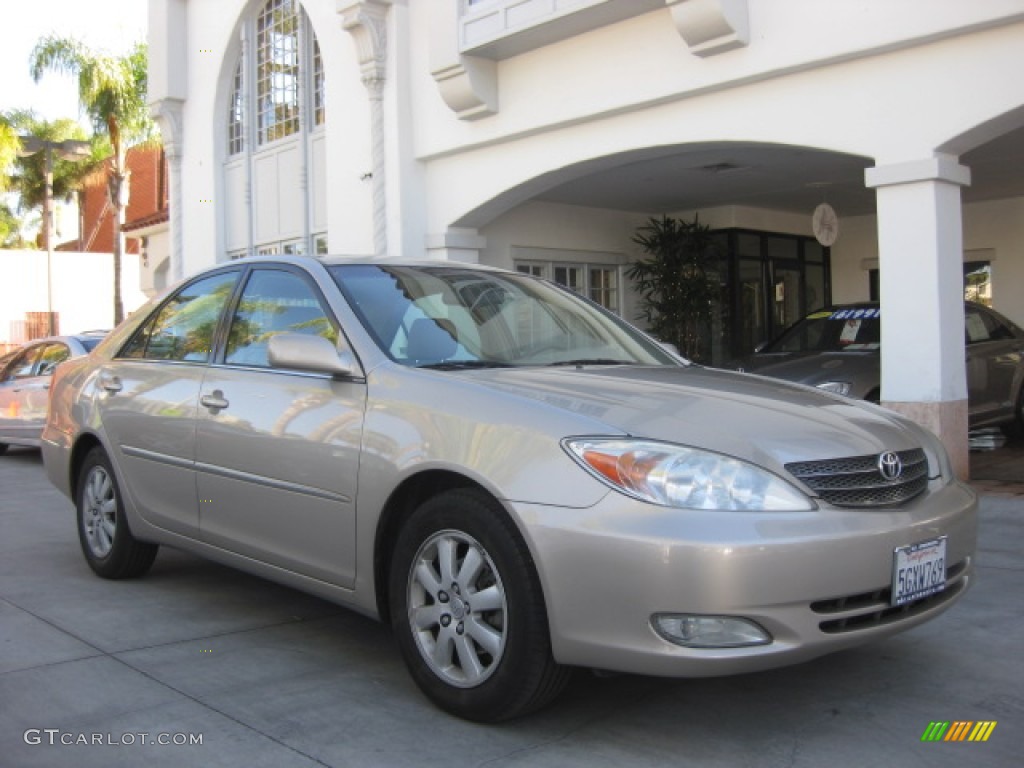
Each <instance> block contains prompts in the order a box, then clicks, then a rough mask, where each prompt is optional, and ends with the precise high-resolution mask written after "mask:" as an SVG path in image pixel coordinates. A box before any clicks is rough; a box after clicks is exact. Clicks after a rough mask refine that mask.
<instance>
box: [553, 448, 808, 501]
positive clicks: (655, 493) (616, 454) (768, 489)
mask: <svg viewBox="0 0 1024 768" xmlns="http://www.w3.org/2000/svg"><path fill="white" fill-rule="evenodd" d="M562 444H563V446H564V447H565V449H566V451H568V453H569V455H570V456H572V457H573V458H574V459H576V461H578V462H579V463H580V465H582V466H583V468H584V469H587V470H588V471H590V472H591V473H592V474H594V475H595V476H596V477H597V478H599V479H600V480H602V481H603V482H605V483H607V484H608V485H610V486H611V487H612V488H614V489H615V490H617V491H620V492H621V493H624V494H626V495H627V496H632V497H633V498H635V499H640V500H642V501H648V502H650V503H652V504H661V505H662V506H666V507H679V508H682V509H736V510H764V511H768V510H772V511H792V512H795V511H802V510H810V509H814V504H813V503H812V502H811V500H810V499H809V498H807V496H805V495H804V494H803V493H801V492H800V491H798V490H797V489H796V488H795V487H794V486H792V485H790V484H789V483H787V482H786V481H785V480H783V479H782V478H781V477H778V476H777V475H774V474H772V473H771V472H768V471H766V470H764V469H761V468H760V467H756V466H754V465H753V464H748V463H747V462H745V461H740V460H739V459H734V458H731V457H729V456H723V455H722V454H719V453H712V452H710V451H702V450H700V449H698V448H689V447H685V446H681V445H672V444H669V443H657V442H653V441H649V440H632V439H629V438H569V439H566V440H564V441H563V443H562Z"/></svg>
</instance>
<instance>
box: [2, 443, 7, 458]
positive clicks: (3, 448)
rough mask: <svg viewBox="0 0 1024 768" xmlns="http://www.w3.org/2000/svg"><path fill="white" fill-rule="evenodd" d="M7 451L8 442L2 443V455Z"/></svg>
mask: <svg viewBox="0 0 1024 768" xmlns="http://www.w3.org/2000/svg"><path fill="white" fill-rule="evenodd" d="M5 453H7V443H0V456H3V455H4V454H5Z"/></svg>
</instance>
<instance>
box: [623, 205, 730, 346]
mask: <svg viewBox="0 0 1024 768" xmlns="http://www.w3.org/2000/svg"><path fill="white" fill-rule="evenodd" d="M633 242H635V243H637V244H638V245H640V246H642V247H643V249H644V252H645V253H646V254H647V256H646V257H645V258H643V259H640V260H638V261H637V262H635V263H634V264H633V266H632V267H630V268H629V269H628V270H627V271H626V274H627V276H628V277H629V278H630V279H632V280H633V281H635V285H636V289H637V292H638V293H639V294H640V301H641V308H642V310H643V313H642V316H643V318H644V319H645V320H646V321H647V323H648V326H649V328H650V330H651V332H652V333H653V334H654V335H655V336H657V337H658V338H659V339H660V340H661V341H666V342H671V343H672V344H675V345H676V347H678V348H679V350H680V351H681V352H682V353H683V355H684V356H686V357H688V358H690V359H691V360H696V361H700V358H701V350H700V346H701V338H702V336H703V335H704V332H705V330H706V329H707V328H708V326H709V325H710V322H711V313H712V310H713V303H714V301H715V299H716V298H717V297H718V282H717V280H716V279H714V278H712V277H711V276H710V275H709V270H710V269H711V267H712V266H713V265H714V262H715V260H716V259H717V258H718V255H719V254H718V245H717V243H716V241H715V239H714V237H713V235H712V233H711V228H710V227H708V226H706V225H704V224H701V223H700V221H699V220H698V218H697V217H696V216H695V217H694V219H693V221H692V222H688V221H684V220H681V219H673V218H669V217H667V216H664V217H662V218H660V219H655V218H651V219H649V220H648V222H647V224H646V225H644V226H642V227H640V228H639V229H637V231H636V234H635V235H634V237H633Z"/></svg>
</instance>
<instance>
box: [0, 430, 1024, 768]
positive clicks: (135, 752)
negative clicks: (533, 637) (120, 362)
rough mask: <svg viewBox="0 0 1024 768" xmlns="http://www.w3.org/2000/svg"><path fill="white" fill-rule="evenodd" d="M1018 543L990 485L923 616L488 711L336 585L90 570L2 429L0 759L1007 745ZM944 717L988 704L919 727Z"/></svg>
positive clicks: (1017, 632) (420, 761)
mask: <svg viewBox="0 0 1024 768" xmlns="http://www.w3.org/2000/svg"><path fill="white" fill-rule="evenodd" d="M1022 553H1024V496H1021V495H1013V494H1012V493H1005V494H989V495H986V496H985V497H984V498H983V503H982V515H981V547H980V553H979V559H978V562H979V569H978V578H977V580H976V584H975V586H974V588H973V589H972V590H971V591H970V592H969V593H968V595H967V596H966V597H965V598H964V599H963V600H962V601H961V602H960V604H959V605H957V606H956V607H955V608H953V609H952V610H951V611H949V612H947V613H946V614H944V615H943V616H942V617H940V618H939V619H937V620H935V621H933V622H931V623H929V624H927V625H925V626H923V627H919V628H917V629H915V630H912V631H910V632H907V633H904V634H903V635H900V636H898V637H896V638H893V639H891V640H888V641H884V642H881V643H878V644H875V645H871V646H867V647H864V648H860V649H857V650H854V651H848V652H845V653H841V654H838V655H834V656H832V657H827V658H824V659H820V660H818V661H815V662H812V663H809V664H805V665H803V666H798V667H792V668H789V669H783V670H777V671H773V672H767V673H761V674H756V675H749V676H743V677H734V678H723V679H712V680H689V681H687V680H656V679H647V678H640V677H631V676H618V677H607V678H598V677H594V676H591V675H589V674H587V673H580V674H579V675H578V676H577V678H576V679H575V680H574V682H573V684H572V685H571V687H570V689H569V690H568V691H567V692H566V694H565V695H564V696H563V697H562V698H561V699H559V700H558V701H557V702H556V703H555V704H554V705H553V706H552V707H551V708H550V709H547V710H545V711H543V712H541V713H539V714H537V715H535V716H533V717H531V718H528V719H525V720H522V721H518V722H513V723H510V724H505V725H501V726H497V727H484V726H478V725H473V724H470V723H465V722H462V721H459V720H456V719H453V718H451V717H448V716H447V715H445V714H443V713H441V712H439V711H438V710H436V709H435V708H434V707H432V706H431V705H430V704H429V703H428V702H427V701H426V700H425V699H424V698H423V697H422V696H421V695H420V693H419V691H418V690H417V689H416V688H415V686H414V685H413V683H412V682H411V680H410V679H409V677H408V676H407V674H406V672H405V669H404V667H403V665H402V662H401V660H400V659H399V656H398V653H397V651H396V649H395V648H394V644H393V641H392V638H391V636H390V633H389V631H388V630H387V629H386V628H384V627H382V626H380V625H378V624H376V623H374V622H372V621H369V620H367V619H365V618H362V617H360V616H357V615H355V614H352V613H350V612H348V611H345V610H343V609H340V608H337V607H335V606H333V605H331V604H329V603H325V602H323V601H321V600H318V599H315V598H311V597H308V596H306V595H303V594H301V593H298V592H295V591H293V590H290V589H286V588H283V587H278V586H276V585H273V584H270V583H268V582H265V581H262V580H260V579H257V578H253V577H250V576H246V575H244V574H241V573H238V572H235V571H232V570H229V569H227V568H223V567H221V566H218V565H214V564H211V563H208V562H205V561H203V560H200V559H197V558H194V557H192V556H190V555H184V554H181V553H178V552H174V551H171V550H167V549H166V548H164V549H162V550H161V552H160V554H159V556H158V557H157V561H156V564H155V565H154V567H153V570H152V571H151V573H150V574H149V575H148V576H147V577H146V578H143V579H140V580H137V581H130V582H108V581H103V580H101V579H99V578H97V577H95V576H94V575H93V574H92V572H91V571H90V570H89V569H88V567H87V566H86V564H85V561H84V560H83V558H82V555H81V553H80V551H79V547H78V540H77V537H76V532H75V525H74V511H73V508H72V505H71V504H70V502H68V501H67V500H66V499H64V498H63V497H62V496H60V495H59V494H58V493H57V492H56V491H55V490H54V489H53V488H52V487H51V486H50V485H49V484H48V483H47V481H46V479H45V477H44V475H43V471H42V464H41V460H40V458H39V454H38V453H37V452H34V451H28V450H18V449H12V450H11V451H10V452H9V453H8V455H6V456H4V457H2V458H0V766H17V767H18V768H22V767H25V766H47V767H59V766H75V768H88V767H89V766H104V768H106V767H107V766H139V765H146V766H147V767H148V768H158V767H160V766H199V765H202V766H240V767H244V768H256V767H259V766H268V767H273V768H282V767H284V768H289V767H291V766H295V767H296V768H303V767H305V766H338V767H339V768H340V767H342V766H345V767H346V768H347V767H349V766H353V767H356V766H405V765H415V766H417V767H418V768H422V767H424V766H435V765H436V766H442V765H443V766H446V767H447V766H452V765H457V766H484V765H486V766H493V767H495V768H498V767H500V768H514V767H517V766H531V767H532V766H558V768H572V767H573V766H588V768H594V767H596V768H600V767H601V766H627V765H628V766H658V768H664V766H669V765H670V766H729V767H730V768H734V767H735V766H758V767H759V768H771V767H772V766H807V767H808V768H810V767H811V766H814V767H817V766H821V765H830V766H837V768H839V767H842V766H851V767H852V766H856V768H864V767H865V766H914V765H921V766H928V768H941V767H943V766H950V767H953V766H955V767H956V768H960V767H961V766H964V765H985V766H1011V765H1012V766H1016V765H1019V764H1020V763H1021V759H1022V754H1024V554H1022ZM939 720H941V721H957V720H960V721H996V722H997V725H996V727H995V729H994V731H993V732H992V734H991V737H990V738H989V740H988V741H987V742H985V743H970V742H964V743H951V742H938V743H922V742H921V740H920V739H921V736H922V734H923V732H924V731H925V729H926V727H927V726H928V725H929V723H930V722H932V721H939ZM197 741H201V743H196V742H197ZM66 742H71V743H66ZM83 742H84V743H83ZM156 742H165V743H156Z"/></svg>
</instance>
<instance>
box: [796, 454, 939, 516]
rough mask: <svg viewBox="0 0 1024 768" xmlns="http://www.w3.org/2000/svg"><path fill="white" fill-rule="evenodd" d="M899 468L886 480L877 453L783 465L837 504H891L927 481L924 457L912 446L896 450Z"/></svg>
mask: <svg viewBox="0 0 1024 768" xmlns="http://www.w3.org/2000/svg"><path fill="white" fill-rule="evenodd" d="M896 455H897V456H899V459H900V462H901V463H902V464H903V471H902V472H901V473H900V476H899V477H897V478H896V479H895V480H887V479H886V478H884V477H883V476H882V472H881V470H880V469H879V467H878V454H871V455H868V456H853V457H850V458H845V459H825V460H823V461H797V462H793V463H790V464H787V465H786V470H787V471H789V473H790V474H792V475H793V476H794V477H795V478H797V479H798V480H800V481H801V482H802V483H804V485H806V486H807V487H808V488H810V489H811V490H812V491H814V492H815V493H817V494H818V496H820V497H821V498H822V499H824V500H825V501H827V502H828V503H829V504H834V505H836V506H837V507H891V506H896V505H898V504H902V503H904V502H906V501H909V500H910V499H912V498H914V497H915V496H917V495H918V494H919V493H921V491H923V490H924V489H925V487H926V486H927V485H928V459H927V457H926V456H925V455H924V451H923V450H921V449H920V448H914V449H913V450H910V451H898V452H896Z"/></svg>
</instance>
